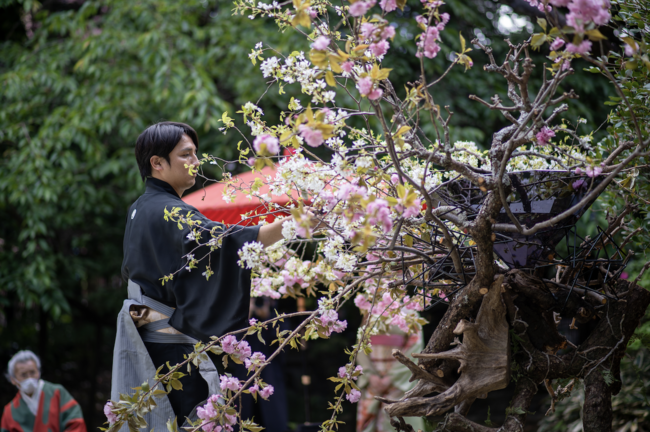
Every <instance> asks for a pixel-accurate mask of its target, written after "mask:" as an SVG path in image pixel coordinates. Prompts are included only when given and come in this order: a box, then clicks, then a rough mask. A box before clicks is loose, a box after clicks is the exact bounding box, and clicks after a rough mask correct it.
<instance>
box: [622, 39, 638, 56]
mask: <svg viewBox="0 0 650 432" xmlns="http://www.w3.org/2000/svg"><path fill="white" fill-rule="evenodd" d="M638 50H639V45H638V44H637V43H636V42H634V46H631V45H628V44H627V43H626V44H625V55H626V56H628V57H632V56H633V55H634V54H636V53H637V51H638Z"/></svg>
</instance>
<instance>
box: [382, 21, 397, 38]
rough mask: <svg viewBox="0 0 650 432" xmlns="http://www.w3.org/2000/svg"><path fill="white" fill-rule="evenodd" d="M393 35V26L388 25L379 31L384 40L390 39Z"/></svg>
mask: <svg viewBox="0 0 650 432" xmlns="http://www.w3.org/2000/svg"><path fill="white" fill-rule="evenodd" d="M394 37H395V27H393V26H391V25H388V26H386V27H384V29H383V30H382V32H381V38H382V39H384V40H386V39H392V38H394Z"/></svg>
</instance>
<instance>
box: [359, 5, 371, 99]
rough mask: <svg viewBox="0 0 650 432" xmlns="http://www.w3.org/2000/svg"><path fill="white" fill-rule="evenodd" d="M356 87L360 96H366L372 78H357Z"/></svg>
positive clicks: (369, 90)
mask: <svg viewBox="0 0 650 432" xmlns="http://www.w3.org/2000/svg"><path fill="white" fill-rule="evenodd" d="M355 4H356V3H355ZM357 89H359V93H361V96H367V95H368V93H370V92H371V91H372V79H370V77H365V78H361V79H359V81H357Z"/></svg>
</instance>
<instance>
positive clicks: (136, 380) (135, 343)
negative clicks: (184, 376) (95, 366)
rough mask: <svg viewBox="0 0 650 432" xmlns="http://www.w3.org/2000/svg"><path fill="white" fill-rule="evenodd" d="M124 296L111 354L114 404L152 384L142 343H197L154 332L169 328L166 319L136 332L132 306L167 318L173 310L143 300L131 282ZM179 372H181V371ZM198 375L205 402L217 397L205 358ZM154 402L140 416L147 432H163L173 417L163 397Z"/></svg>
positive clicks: (126, 431) (214, 374)
mask: <svg viewBox="0 0 650 432" xmlns="http://www.w3.org/2000/svg"><path fill="white" fill-rule="evenodd" d="M128 295H129V298H128V299H127V300H124V304H123V305H122V309H121V310H120V313H119V314H118V316H117V332H116V335H115V348H114V350H113V374H112V378H111V400H113V401H115V402H117V401H119V400H120V394H128V395H130V394H132V393H133V388H134V387H139V386H141V385H142V384H143V383H144V382H145V381H148V382H149V384H153V381H154V380H153V378H154V376H155V375H156V368H155V366H154V364H153V361H152V360H151V357H150V356H149V352H148V351H147V348H146V347H145V345H144V342H155V343H169V344H178V343H183V344H192V345H194V344H196V343H197V342H198V341H197V340H196V339H194V338H192V337H189V336H187V335H184V334H171V333H161V332H157V331H156V330H158V329H163V328H166V327H169V322H168V321H169V318H167V319H163V320H160V321H154V322H151V323H147V324H144V325H142V326H141V327H140V328H137V327H136V326H135V323H134V322H133V319H132V317H131V314H130V313H129V311H130V308H131V306H132V305H136V306H147V307H149V308H151V309H153V310H155V311H157V312H159V313H161V314H163V315H167V316H168V317H170V316H171V315H172V314H173V313H174V308H171V307H169V306H167V305H165V304H163V303H160V302H159V301H156V300H154V299H152V298H151V297H147V296H146V295H144V294H143V293H142V289H141V288H140V286H139V285H138V284H136V283H134V282H133V281H131V280H129V285H128ZM183 369H184V368H183ZM183 372H185V371H184V370H183ZM199 373H200V374H201V377H202V378H203V379H204V380H205V381H206V383H207V384H208V389H209V393H210V394H209V395H206V399H207V397H208V396H210V395H212V394H221V388H220V386H219V373H218V372H217V368H216V367H215V366H214V363H212V360H211V359H210V358H209V357H208V360H205V361H202V362H201V363H200V364H199ZM172 391H182V390H172ZM155 401H156V404H157V405H158V406H157V407H156V408H154V409H153V410H152V411H151V412H149V413H147V414H145V416H144V418H145V420H146V421H147V424H148V426H147V429H148V430H152V429H153V430H155V431H165V430H167V421H168V420H173V419H174V417H175V414H174V411H173V410H172V406H171V404H170V403H169V399H168V397H167V395H164V396H162V397H156V398H155ZM196 419H197V416H196V409H194V411H192V414H190V420H192V421H195V420H196ZM183 420H184V419H179V421H180V423H181V424H179V426H181V425H182V423H183ZM120 432H129V427H128V425H127V424H124V426H122V428H121V430H120Z"/></svg>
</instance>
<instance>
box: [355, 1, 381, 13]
mask: <svg viewBox="0 0 650 432" xmlns="http://www.w3.org/2000/svg"><path fill="white" fill-rule="evenodd" d="M375 3H376V0H365V1H358V2H356V3H354V4H352V5H350V15H352V16H353V17H360V16H361V15H365V14H366V12H368V10H369V9H370V8H371V7H373V6H374V5H375Z"/></svg>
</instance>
